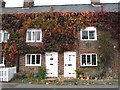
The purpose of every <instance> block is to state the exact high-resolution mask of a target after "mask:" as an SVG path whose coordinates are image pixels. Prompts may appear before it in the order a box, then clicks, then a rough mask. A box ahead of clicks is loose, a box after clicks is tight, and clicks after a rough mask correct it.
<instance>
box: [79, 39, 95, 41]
mask: <svg viewBox="0 0 120 90" xmlns="http://www.w3.org/2000/svg"><path fill="white" fill-rule="evenodd" d="M81 41H97V39H81Z"/></svg>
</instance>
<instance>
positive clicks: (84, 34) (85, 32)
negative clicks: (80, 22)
mask: <svg viewBox="0 0 120 90" xmlns="http://www.w3.org/2000/svg"><path fill="white" fill-rule="evenodd" d="M82 39H88V31H82Z"/></svg>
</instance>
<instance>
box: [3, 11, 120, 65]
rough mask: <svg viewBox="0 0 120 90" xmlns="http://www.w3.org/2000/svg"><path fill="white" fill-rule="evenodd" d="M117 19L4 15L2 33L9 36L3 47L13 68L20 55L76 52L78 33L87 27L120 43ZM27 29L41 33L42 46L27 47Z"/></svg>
mask: <svg viewBox="0 0 120 90" xmlns="http://www.w3.org/2000/svg"><path fill="white" fill-rule="evenodd" d="M118 16H119V13H117V12H80V13H77V12H74V13H73V12H45V13H29V14H28V13H19V14H3V15H2V19H3V23H2V29H3V30H6V31H8V32H9V33H10V38H9V40H8V42H7V43H3V56H4V58H5V60H7V62H9V63H11V64H12V63H13V64H14V62H13V61H14V60H15V56H17V55H21V54H23V55H24V54H26V53H44V52H46V51H58V52H60V53H61V52H64V51H68V50H75V49H76V48H77V47H78V45H79V44H78V43H79V40H78V38H79V37H78V36H77V32H79V31H80V29H81V28H85V27H88V26H95V27H96V28H97V30H103V31H104V30H105V31H110V33H111V35H112V38H113V39H115V40H116V42H120V39H119V37H120V32H119V29H120V27H119V20H118ZM28 28H35V29H42V32H43V38H42V41H43V42H42V43H39V44H37V45H36V46H33V45H30V44H27V43H26V41H25V40H26V31H27V29H28Z"/></svg>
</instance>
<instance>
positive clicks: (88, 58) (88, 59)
mask: <svg viewBox="0 0 120 90" xmlns="http://www.w3.org/2000/svg"><path fill="white" fill-rule="evenodd" d="M87 64H91V63H90V55H87Z"/></svg>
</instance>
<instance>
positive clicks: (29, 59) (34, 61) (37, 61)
mask: <svg viewBox="0 0 120 90" xmlns="http://www.w3.org/2000/svg"><path fill="white" fill-rule="evenodd" d="M26 66H41V54H26Z"/></svg>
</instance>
